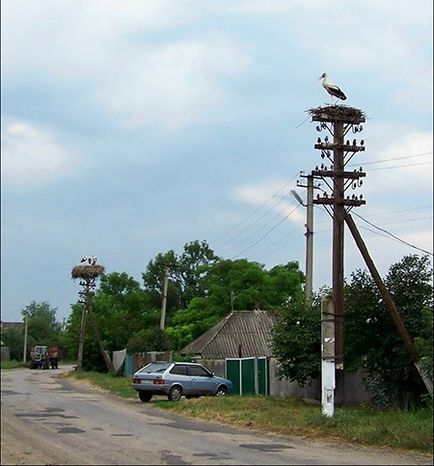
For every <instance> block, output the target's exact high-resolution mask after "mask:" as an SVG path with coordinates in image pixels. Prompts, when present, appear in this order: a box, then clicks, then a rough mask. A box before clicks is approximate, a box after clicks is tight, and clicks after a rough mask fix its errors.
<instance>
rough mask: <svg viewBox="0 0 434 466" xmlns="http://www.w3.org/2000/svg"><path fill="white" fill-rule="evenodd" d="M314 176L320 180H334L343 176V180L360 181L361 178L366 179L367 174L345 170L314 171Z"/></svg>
mask: <svg viewBox="0 0 434 466" xmlns="http://www.w3.org/2000/svg"><path fill="white" fill-rule="evenodd" d="M312 176H314V177H320V178H334V177H335V176H342V177H343V178H348V179H352V180H358V179H359V178H363V177H365V176H366V173H365V172H361V171H356V170H354V171H352V172H347V171H345V170H312Z"/></svg>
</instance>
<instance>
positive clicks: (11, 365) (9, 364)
mask: <svg viewBox="0 0 434 466" xmlns="http://www.w3.org/2000/svg"><path fill="white" fill-rule="evenodd" d="M0 367H1V369H2V370H3V369H18V368H21V367H23V368H24V367H26V366H25V365H24V364H23V362H22V361H21V362H20V361H1V366H0Z"/></svg>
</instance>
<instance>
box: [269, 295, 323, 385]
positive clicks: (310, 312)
mask: <svg viewBox="0 0 434 466" xmlns="http://www.w3.org/2000/svg"><path fill="white" fill-rule="evenodd" d="M319 303H320V297H315V298H314V299H313V301H312V305H311V306H308V307H306V306H305V304H304V299H303V296H302V295H301V294H300V293H298V294H297V295H296V296H295V297H294V298H293V299H291V300H290V301H289V302H288V303H287V304H286V305H285V306H284V307H282V308H281V309H280V311H279V314H280V318H279V322H278V323H277V325H276V326H275V327H274V331H273V354H274V355H275V357H276V359H277V360H278V363H279V365H278V372H277V374H278V376H279V377H280V378H288V379H289V380H291V381H296V382H297V383H298V384H299V385H300V386H303V385H305V384H306V383H308V382H310V381H311V380H312V379H314V378H315V377H317V376H318V375H319V374H320V371H321V343H320V341H321V317H320V304H319Z"/></svg>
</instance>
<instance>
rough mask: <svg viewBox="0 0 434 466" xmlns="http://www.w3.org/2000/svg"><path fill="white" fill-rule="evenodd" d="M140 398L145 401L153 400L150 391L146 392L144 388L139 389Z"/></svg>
mask: <svg viewBox="0 0 434 466" xmlns="http://www.w3.org/2000/svg"><path fill="white" fill-rule="evenodd" d="M139 398H140V401H143V402H144V403H145V402H147V401H151V398H152V394H151V393H148V392H144V391H143V390H139Z"/></svg>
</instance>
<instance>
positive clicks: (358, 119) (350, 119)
mask: <svg viewBox="0 0 434 466" xmlns="http://www.w3.org/2000/svg"><path fill="white" fill-rule="evenodd" d="M309 112H310V114H311V116H312V121H316V122H319V123H320V124H319V125H318V126H317V127H316V129H317V131H319V132H321V131H323V130H325V131H328V133H329V134H330V135H331V136H332V137H333V142H329V139H328V135H327V136H325V138H324V140H321V138H318V140H317V144H315V146H314V147H315V149H318V150H320V151H321V157H322V158H323V159H328V160H329V161H330V162H331V166H330V167H327V166H326V165H324V164H322V165H321V167H318V166H317V167H316V168H315V170H312V172H311V176H312V177H314V178H321V179H322V180H323V181H324V182H325V183H326V184H327V186H329V188H330V189H331V191H332V193H331V195H330V196H329V195H328V194H324V195H323V197H321V198H320V197H319V196H318V197H317V199H315V200H314V201H313V203H314V204H322V205H324V206H325V207H326V209H327V211H328V212H329V214H330V215H331V217H332V219H333V253H332V287H333V306H334V315H335V338H336V341H335V361H336V368H337V369H343V357H344V215H345V212H346V211H349V210H351V209H352V208H353V207H356V206H360V205H362V204H365V201H364V200H362V196H360V197H357V196H355V195H354V194H353V196H352V198H351V199H350V197H349V196H347V197H346V198H345V191H346V189H348V187H350V186H351V187H352V188H353V189H355V188H356V187H357V186H361V184H362V181H361V180H360V178H362V177H364V176H365V175H366V174H365V173H363V172H362V169H361V168H360V170H359V171H356V170H354V171H353V172H349V171H345V165H346V164H347V163H348V162H349V160H351V158H352V157H353V156H354V154H355V153H356V152H360V151H364V150H365V147H364V141H363V140H362V141H360V144H357V141H356V140H355V139H354V140H353V142H352V144H351V143H350V141H349V140H347V141H346V142H344V138H345V136H346V134H347V133H348V132H349V131H350V130H352V132H353V133H358V132H360V131H362V129H363V127H362V126H361V123H362V122H364V121H365V117H364V115H363V113H362V112H361V111H360V110H358V109H356V108H352V107H344V106H337V105H331V106H326V107H319V108H315V109H311V110H309ZM332 153H333V155H332ZM329 179H330V180H331V181H329ZM329 209H331V210H329Z"/></svg>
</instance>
